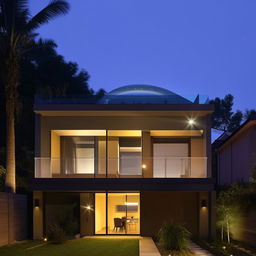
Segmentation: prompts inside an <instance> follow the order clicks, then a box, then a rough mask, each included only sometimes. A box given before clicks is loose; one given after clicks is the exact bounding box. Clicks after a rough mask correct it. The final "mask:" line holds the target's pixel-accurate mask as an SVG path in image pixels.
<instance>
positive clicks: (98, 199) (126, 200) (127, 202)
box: [95, 193, 140, 234]
mask: <svg viewBox="0 0 256 256" xmlns="http://www.w3.org/2000/svg"><path fill="white" fill-rule="evenodd" d="M106 196H108V198H107V199H108V200H106ZM106 201H107V202H108V205H106ZM106 211H108V212H106ZM106 218H108V230H106ZM116 218H117V219H118V221H119V227H117V226H116V225H117V224H115V219H116ZM120 223H122V224H121V225H123V226H120ZM107 232H108V234H139V233H140V194H139V193H108V194H106V193H95V233H96V234H107Z"/></svg>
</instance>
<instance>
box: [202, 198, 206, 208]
mask: <svg viewBox="0 0 256 256" xmlns="http://www.w3.org/2000/svg"><path fill="white" fill-rule="evenodd" d="M201 207H202V208H205V207H207V201H206V200H202V201H201Z"/></svg>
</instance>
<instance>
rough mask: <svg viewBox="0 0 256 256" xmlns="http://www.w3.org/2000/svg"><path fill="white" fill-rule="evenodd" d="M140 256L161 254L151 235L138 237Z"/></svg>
mask: <svg viewBox="0 0 256 256" xmlns="http://www.w3.org/2000/svg"><path fill="white" fill-rule="evenodd" d="M140 256H161V255H160V253H159V251H158V249H157V248H156V245H155V243H154V242H153V240H152V238H151V237H142V238H141V239H140Z"/></svg>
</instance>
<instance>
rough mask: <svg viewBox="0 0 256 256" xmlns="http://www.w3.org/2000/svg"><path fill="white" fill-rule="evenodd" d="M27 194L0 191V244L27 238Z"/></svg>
mask: <svg viewBox="0 0 256 256" xmlns="http://www.w3.org/2000/svg"><path fill="white" fill-rule="evenodd" d="M27 221H28V220H27V196H26V195H19V194H10V193H3V192H0V246H2V245H7V244H11V243H14V242H15V241H21V240H24V239H26V238H27V232H28V230H27Z"/></svg>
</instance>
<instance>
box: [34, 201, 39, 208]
mask: <svg viewBox="0 0 256 256" xmlns="http://www.w3.org/2000/svg"><path fill="white" fill-rule="evenodd" d="M39 205H40V200H39V199H35V200H34V206H35V207H39Z"/></svg>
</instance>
